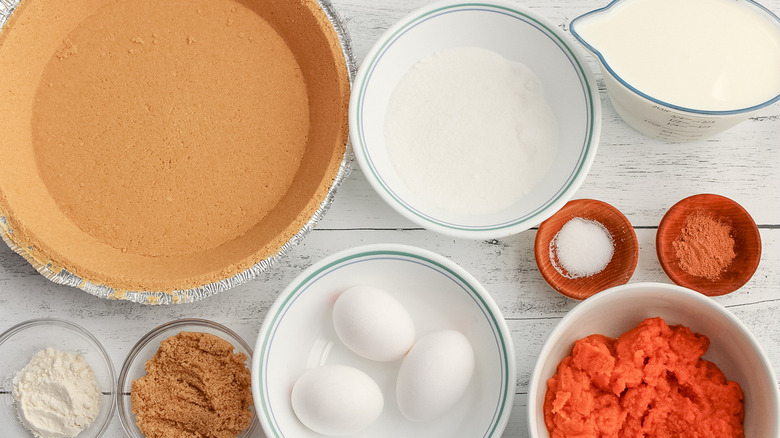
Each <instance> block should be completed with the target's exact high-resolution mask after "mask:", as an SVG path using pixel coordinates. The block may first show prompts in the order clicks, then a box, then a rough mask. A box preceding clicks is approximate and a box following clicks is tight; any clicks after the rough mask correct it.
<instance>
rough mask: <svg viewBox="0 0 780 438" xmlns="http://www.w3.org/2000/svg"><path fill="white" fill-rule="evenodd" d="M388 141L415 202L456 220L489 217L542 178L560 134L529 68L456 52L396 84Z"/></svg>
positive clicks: (467, 50)
mask: <svg viewBox="0 0 780 438" xmlns="http://www.w3.org/2000/svg"><path fill="white" fill-rule="evenodd" d="M385 141H386V144H387V151H388V154H389V157H390V160H391V161H392V163H393V165H394V166H395V168H396V171H397V172H398V175H399V177H400V178H401V179H402V180H403V181H404V183H406V185H407V186H408V187H409V189H410V190H411V191H413V192H414V193H415V194H416V195H418V196H420V197H421V198H423V199H425V200H426V201H428V202H432V203H433V204H434V205H436V206H437V207H439V208H441V209H444V210H447V211H450V212H454V213H460V214H473V213H492V212H497V211H500V210H503V209H505V208H507V207H509V206H511V205H512V204H514V203H515V202H517V201H518V200H520V199H521V198H522V197H524V196H525V195H526V194H528V192H529V191H530V190H531V189H532V188H533V187H534V186H535V185H536V184H538V183H539V181H540V180H541V179H542V178H543V177H544V176H545V175H546V174H547V172H548V170H549V169H550V166H551V165H552V162H553V160H554V158H555V155H556V153H557V149H558V127H557V123H556V120H555V116H554V115H553V113H552V110H551V109H550V107H549V105H548V104H547V102H546V101H545V99H544V95H543V90H542V87H541V84H540V82H539V79H538V78H537V77H536V75H534V73H533V72H532V71H531V70H530V69H529V68H528V67H526V66H525V65H524V64H519V63H513V62H510V61H508V60H507V59H505V58H503V57H502V56H501V55H499V54H497V53H495V52H492V51H489V50H486V49H480V48H474V47H459V48H454V49H448V50H444V51H442V52H439V53H437V54H434V55H432V56H430V57H428V58H425V59H423V60H422V61H420V62H419V63H418V64H417V65H415V66H414V67H413V68H412V69H411V70H409V72H407V73H406V75H405V76H404V77H403V78H402V79H401V81H400V82H399V84H398V85H397V87H396V88H395V90H394V91H393V94H392V96H391V98H390V103H389V106H388V109H387V115H386V118H385Z"/></svg>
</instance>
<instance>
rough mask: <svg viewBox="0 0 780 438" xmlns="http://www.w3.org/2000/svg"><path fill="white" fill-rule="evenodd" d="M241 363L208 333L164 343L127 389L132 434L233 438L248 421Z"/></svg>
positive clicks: (153, 437)
mask: <svg viewBox="0 0 780 438" xmlns="http://www.w3.org/2000/svg"><path fill="white" fill-rule="evenodd" d="M246 360H247V357H246V355H245V354H243V353H234V352H233V345H231V344H230V343H229V342H227V341H225V340H224V339H222V338H220V337H218V336H215V335H212V334H209V333H194V332H181V333H179V334H177V335H176V336H172V337H170V338H168V339H166V340H164V341H163V342H161V343H160V348H159V350H157V353H155V355H154V357H152V358H151V359H149V361H147V362H146V375H145V376H144V377H141V378H140V379H137V380H135V381H133V383H132V386H131V389H130V400H131V404H132V409H133V413H135V415H136V424H137V425H138V428H139V429H141V432H143V433H144V435H146V437H147V438H189V437H192V438H204V437H209V438H234V437H235V436H236V435H238V434H239V433H241V432H242V431H243V430H244V429H246V428H247V427H249V423H250V421H251V419H252V412H251V411H250V407H251V406H252V393H251V384H250V382H251V377H250V373H249V369H248V368H247V366H246Z"/></svg>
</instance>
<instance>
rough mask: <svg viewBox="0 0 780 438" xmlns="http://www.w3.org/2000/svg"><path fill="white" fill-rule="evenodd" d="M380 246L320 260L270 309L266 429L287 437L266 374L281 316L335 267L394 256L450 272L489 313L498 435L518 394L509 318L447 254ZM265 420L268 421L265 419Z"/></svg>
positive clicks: (265, 343)
mask: <svg viewBox="0 0 780 438" xmlns="http://www.w3.org/2000/svg"><path fill="white" fill-rule="evenodd" d="M379 246H382V245H369V246H366V247H364V248H366V249H365V250H361V248H357V249H351V250H346V251H344V253H348V254H346V255H340V254H336V255H334V256H331V257H329V258H327V259H325V260H323V261H321V262H319V263H317V264H314V265H313V266H311V267H309V268H308V269H307V270H306V271H304V272H303V273H301V275H300V276H299V277H298V278H296V279H295V280H293V282H292V283H291V284H290V286H288V287H287V288H286V289H285V290H284V291H283V292H282V294H281V295H280V296H279V298H277V302H276V303H274V305H273V306H272V307H271V309H269V312H270V311H274V313H273V316H271V314H270V313H269V315H268V316H266V318H265V321H264V322H263V326H264V327H263V328H261V333H263V336H264V338H263V339H262V346H261V347H260V348H259V349H258V348H257V347H256V350H259V352H257V356H256V357H257V358H258V360H257V363H258V365H260V370H259V376H260V378H259V383H258V393H259V394H260V396H261V397H260V398H261V405H262V414H263V419H264V420H267V424H268V425H269V426H270V427H271V428H272V429H273V430H271V431H268V430H264V432H265V433H269V434H270V433H273V435H274V436H275V437H277V438H283V437H285V435H284V434H283V433H282V431H281V428H280V427H279V426H278V424H277V423H276V420H275V417H274V415H273V412H272V409H271V407H270V404H269V398H268V396H267V382H268V378H267V375H266V370H267V368H268V367H267V366H266V365H267V361H268V358H269V354H270V345H271V344H272V343H273V337H274V335H275V332H276V330H277V329H278V327H279V323H280V321H281V318H282V317H283V316H284V314H285V313H286V312H287V311H288V310H289V309H290V308H291V306H292V305H293V304H294V302H295V301H296V300H297V299H298V298H299V297H300V296H301V295H302V294H303V293H304V292H305V291H306V290H307V289H308V288H309V287H310V286H312V285H313V284H314V283H315V282H316V281H317V280H319V279H320V278H322V277H324V276H326V275H328V274H330V273H331V272H333V271H334V270H336V269H339V268H340V267H342V266H347V265H351V264H354V263H360V262H363V261H372V260H377V259H392V260H400V261H408V262H412V263H416V264H419V265H421V266H426V267H429V268H430V269H433V270H435V271H437V272H439V273H441V274H443V275H445V276H447V277H448V278H449V279H450V280H452V281H453V282H455V283H456V284H457V285H458V286H459V287H460V288H461V289H463V290H464V291H465V292H466V293H467V294H468V295H469V296H470V297H471V298H472V299H473V300H474V302H475V303H476V304H477V305H478V306H479V308H480V311H481V312H482V314H483V315H485V318H486V320H487V322H488V324H489V326H490V329H491V331H492V332H493V334H494V336H495V341H496V346H497V348H498V350H499V353H500V355H501V358H500V359H501V360H502V362H501V381H500V384H499V386H500V388H499V401H498V403H497V407H496V411H495V413H494V414H493V418H492V419H491V422H490V425H489V426H488V429H489V430H487V431H486V432H485V434H484V435H483V437H493V436H494V435H493V434H494V433H495V432H496V430H497V428H498V427H499V425H500V424H502V423H504V424H506V422H505V421H504V420H505V419H506V420H508V416H509V415H510V414H511V412H508V409H507V408H508V406H507V400H511V401H513V400H512V399H511V397H514V391H513V390H512V388H513V387H514V377H515V376H514V375H513V374H514V373H510V371H511V370H512V369H513V360H514V357H512V360H510V356H514V354H513V353H510V352H513V351H514V346H513V345H512V344H511V337H510V336H509V331H508V328H507V327H506V322H505V321H504V319H503V317H502V316H501V315H500V311H499V310H498V306H497V305H496V304H495V302H494V301H493V300H492V298H490V295H489V294H488V292H487V290H485V289H484V286H482V285H481V284H480V283H479V282H478V281H477V280H476V279H475V278H473V277H472V276H471V274H469V273H468V272H467V271H465V270H463V268H461V267H460V266H458V265H457V264H455V263H454V262H451V261H449V260H447V259H445V258H444V257H443V256H440V255H438V254H435V253H433V252H430V251H427V250H422V249H418V248H414V247H408V246H407V247H406V248H408V250H404V249H403V248H404V247H405V246H404V245H384V246H386V247H388V248H398V249H371V248H377V247H379ZM355 251H357V252H355ZM412 251H418V252H419V253H415V252H412ZM334 258H335V259H334ZM360 259H363V260H360ZM435 259H438V260H435ZM448 265H449V266H448ZM458 270H460V271H461V273H459V272H456V271H458ZM292 285H295V286H292ZM495 313H499V315H498V316H496V314H495ZM269 318H270V319H269ZM502 323H503V325H502ZM266 324H267V325H268V327H267V329H266V328H265V326H266ZM502 328H503V330H506V331H507V332H506V337H505V333H504V332H503V330H502ZM258 341H259V340H258ZM507 341H509V342H510V343H507ZM253 366H254V365H253ZM258 414H260V413H258ZM262 423H265V421H264V422H262ZM500 432H501V431H499V433H500Z"/></svg>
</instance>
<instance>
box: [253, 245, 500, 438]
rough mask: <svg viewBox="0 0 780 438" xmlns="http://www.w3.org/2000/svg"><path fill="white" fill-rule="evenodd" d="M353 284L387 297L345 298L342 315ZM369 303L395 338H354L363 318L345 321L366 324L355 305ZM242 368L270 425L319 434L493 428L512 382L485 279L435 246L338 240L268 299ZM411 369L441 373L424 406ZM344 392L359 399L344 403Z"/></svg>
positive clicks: (374, 437)
mask: <svg viewBox="0 0 780 438" xmlns="http://www.w3.org/2000/svg"><path fill="white" fill-rule="evenodd" d="M352 288H358V289H365V288H373V289H378V290H380V291H382V293H384V294H387V295H388V296H389V297H390V298H389V299H382V300H375V299H371V300H366V301H360V300H353V301H352V302H351V304H350V305H349V306H347V307H349V309H348V310H349V311H350V312H351V314H352V315H353V316H352V317H349V318H346V319H344V316H343V315H344V313H343V312H341V311H337V312H335V313H334V307H335V303H336V302H337V300H339V298H340V297H342V296H343V295H345V291H348V290H352ZM390 301H395V302H396V303H395V304H393V303H390V304H389V305H388V303H389V302H390ZM372 303H375V304H376V303H378V305H377V306H375V307H379V308H380V309H379V313H380V314H381V313H384V314H386V315H388V318H387V320H388V324H389V325H388V327H397V328H398V330H397V332H398V333H399V336H398V337H397V338H393V337H392V336H390V337H388V338H385V339H384V340H377V341H376V342H367V341H366V340H365V339H361V333H362V332H363V331H365V330H362V329H355V328H354V327H355V325H354V324H352V323H354V322H355V321H358V322H357V324H358V326H362V324H365V321H364V322H362V323H361V322H359V320H360V316H361V314H365V315H366V316H369V317H370V315H372V314H374V313H375V312H377V309H376V308H372ZM391 307H394V308H393V309H391V310H390V311H388V312H382V311H381V310H382V309H390V308H391ZM361 309H365V310H361ZM407 317H408V318H407ZM367 319H368V320H370V319H371V318H367ZM334 321H335V324H334ZM345 321H346V323H345ZM410 324H411V325H412V335H411V339H410V335H409V326H410ZM337 331H338V333H337ZM393 332H394V330H391V331H390V332H389V333H391V334H392V333H393ZM342 339H344V340H346V342H347V343H349V344H350V347H347V346H346V345H345V342H344V341H342ZM398 345H401V349H400V353H399V350H398V349H397V348H396V347H397V346H398ZM411 345H413V346H411ZM410 346H411V349H410V350H409V351H408V352H406V350H408V349H409V348H410ZM365 356H369V357H372V358H373V359H368V358H367V357H365ZM374 359H378V360H374ZM431 361H433V362H436V363H437V364H436V367H437V368H438V370H439V371H438V372H437V373H436V375H434V376H433V377H431V375H425V374H424V373H425V371H421V368H422V367H421V366H420V363H421V362H426V363H430V362H431ZM251 371H252V393H253V396H254V401H255V407H256V411H257V414H258V417H259V419H260V424H261V425H262V427H263V430H264V432H265V434H266V436H268V437H294V438H305V437H319V436H323V435H322V434H320V433H318V432H317V431H315V430H318V431H324V432H327V433H328V434H330V435H344V434H349V436H353V437H358V438H360V437H366V438H367V437H370V438H391V437H392V438H395V437H399V436H446V437H452V438H458V437H463V438H473V437H476V436H479V437H499V436H501V434H502V432H503V430H504V428H505V427H506V425H507V423H508V421H509V415H510V413H511V410H512V404H513V400H514V397H515V385H516V383H515V355H514V348H513V344H512V339H511V336H510V332H509V329H508V327H507V325H506V322H505V321H504V319H503V317H502V315H501V312H500V311H499V309H498V307H497V306H496V304H495V302H494V301H493V300H492V298H491V297H490V295H489V294H488V293H487V291H486V290H485V289H484V287H482V286H481V285H480V284H479V282H478V281H477V280H476V279H475V278H474V277H472V276H471V275H470V274H469V273H468V272H466V271H465V270H463V268H461V267H459V266H457V265H456V264H454V263H453V262H451V261H449V260H448V259H446V258H444V257H442V256H440V255H437V254H435V253H432V252H430V251H427V250H423V249H419V248H415V247H411V246H405V245H394V244H381V245H368V246H363V247H358V248H353V249H349V250H346V251H342V252H340V253H337V254H334V255H332V256H330V257H327V258H325V259H323V260H321V261H319V262H317V263H315V264H314V265H313V266H311V267H310V268H308V269H307V270H306V271H304V272H303V273H302V274H301V275H300V276H298V278H296V279H295V280H293V281H292V283H290V285H289V286H288V287H287V288H286V289H285V290H284V291H283V292H282V293H281V294H280V295H279V297H278V299H277V300H276V302H275V303H274V304H273V306H272V307H271V308H270V309H269V311H268V314H267V316H266V318H265V320H264V322H263V325H262V327H261V329H260V333H259V335H258V339H257V344H256V349H255V355H254V358H253V363H252V370H251ZM420 377H423V380H425V381H431V380H438V385H439V386H438V387H436V389H435V391H433V392H431V391H427V397H430V398H429V399H427V400H428V401H427V402H426V403H425V404H424V406H416V405H415V404H414V400H415V399H418V398H419V397H418V396H417V394H412V393H411V392H412V391H414V389H408V388H414V387H415V385H416V384H417V383H418V382H419V380H420ZM334 382H336V383H334ZM345 394H346V395H345ZM410 395H411V397H410ZM350 397H351V398H350ZM294 398H295V400H293V399H294ZM346 398H349V400H352V402H354V400H358V401H359V403H353V404H352V405H351V407H350V405H349V403H350V401H349V400H347V401H345V399H346ZM399 400H400V404H399ZM409 400H411V402H410V401H409ZM334 406H345V407H343V408H340V409H333V407H334ZM401 406H404V407H405V409H402V407H401ZM437 408H441V409H437ZM377 412H378V414H377ZM410 418H412V419H410ZM312 419H313V420H312ZM304 422H306V424H304ZM353 432H354V433H353Z"/></svg>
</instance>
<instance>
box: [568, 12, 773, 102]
mask: <svg viewBox="0 0 780 438" xmlns="http://www.w3.org/2000/svg"><path fill="white" fill-rule="evenodd" d="M576 31H577V32H578V33H579V34H580V36H581V37H582V39H584V40H585V41H586V42H587V43H588V44H590V45H591V46H592V47H593V48H595V49H596V50H598V51H599V52H600V53H601V54H602V56H603V57H604V60H605V61H606V63H607V64H608V66H609V67H610V68H612V70H613V71H614V72H615V74H616V75H618V76H620V77H621V78H622V79H623V80H624V81H625V82H626V83H627V84H628V85H630V86H631V87H633V88H635V89H637V90H638V91H640V92H642V93H644V94H646V95H648V96H650V97H652V98H655V99H658V100H660V101H663V102H666V103H669V104H672V105H676V106H681V107H685V108H691V109H696V110H711V111H728V110H736V109H742V108H748V107H751V106H754V105H759V104H761V103H764V102H766V101H767V100H770V99H772V98H773V97H775V96H777V95H778V94H779V93H780V23H778V21H777V20H776V19H775V18H773V17H771V16H770V15H769V14H767V13H766V12H764V11H761V10H760V8H758V7H757V6H755V5H754V4H751V3H750V2H748V1H742V0H740V1H735V0H624V1H621V2H619V3H617V4H615V5H614V6H613V7H611V8H609V9H608V10H607V11H605V12H604V13H600V14H594V15H592V16H590V17H588V18H587V19H585V20H582V22H581V23H579V24H578V25H577V26H576Z"/></svg>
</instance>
